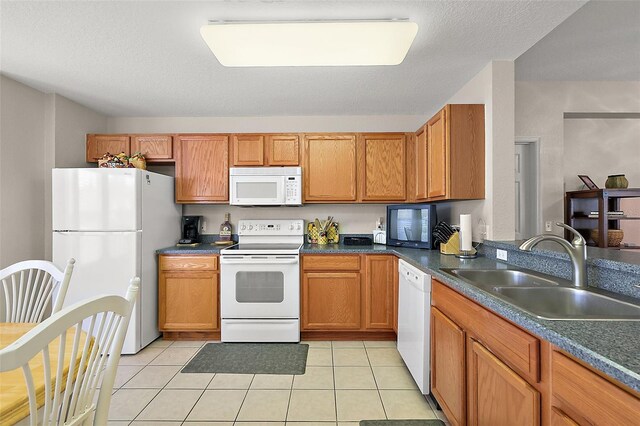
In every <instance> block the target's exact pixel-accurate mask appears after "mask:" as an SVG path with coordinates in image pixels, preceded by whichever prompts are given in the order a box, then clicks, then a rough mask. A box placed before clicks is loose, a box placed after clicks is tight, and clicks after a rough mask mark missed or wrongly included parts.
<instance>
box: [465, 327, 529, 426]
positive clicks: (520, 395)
mask: <svg viewBox="0 0 640 426" xmlns="http://www.w3.org/2000/svg"><path fill="white" fill-rule="evenodd" d="M467 380H468V382H469V394H468V406H469V422H468V424H469V425H470V426H476V425H520V426H538V425H540V417H541V412H540V393H539V392H538V391H537V390H536V389H535V388H533V387H532V386H531V385H530V384H529V383H527V382H526V381H525V380H524V379H522V378H521V377H520V376H518V375H517V374H516V373H515V372H514V371H513V370H511V369H510V368H509V367H507V365H506V364H504V363H503V362H502V361H501V360H500V359H498V358H496V356H495V355H493V354H492V353H491V352H489V351H488V350H487V349H486V348H485V347H484V346H482V345H481V344H480V343H478V342H477V341H475V340H473V339H470V340H469V377H468V379H467Z"/></svg>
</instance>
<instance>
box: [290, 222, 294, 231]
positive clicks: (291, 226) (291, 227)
mask: <svg viewBox="0 0 640 426" xmlns="http://www.w3.org/2000/svg"><path fill="white" fill-rule="evenodd" d="M289 229H290V230H292V231H293V223H292V224H291V225H289Z"/></svg>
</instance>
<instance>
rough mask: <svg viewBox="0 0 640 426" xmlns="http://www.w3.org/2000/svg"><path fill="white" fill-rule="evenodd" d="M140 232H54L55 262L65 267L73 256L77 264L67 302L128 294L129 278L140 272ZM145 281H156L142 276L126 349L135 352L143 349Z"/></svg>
mask: <svg viewBox="0 0 640 426" xmlns="http://www.w3.org/2000/svg"><path fill="white" fill-rule="evenodd" d="M141 241H142V238H141V233H140V232H54V233H53V263H55V264H56V266H58V267H59V268H64V265H65V264H66V262H67V260H68V259H69V258H71V257H73V258H75V259H76V264H75V267H74V270H73V275H72V277H71V282H70V283H69V290H68V291H67V297H66V298H65V303H64V306H65V307H66V306H69V305H71V304H74V303H76V302H79V301H81V300H85V299H87V298H89V297H95V296H99V295H105V294H115V295H119V296H124V295H125V294H126V291H127V287H128V286H129V280H130V279H131V278H132V277H134V276H139V275H140V267H139V265H140V251H141V250H140V247H141ZM145 285H156V283H149V282H146V281H145V277H141V284H140V290H139V292H138V300H137V301H136V304H135V306H134V308H133V313H132V317H131V322H130V323H129V330H128V331H127V336H126V338H125V342H124V346H123V348H122V353H125V354H133V353H136V352H138V351H139V350H140V349H141V344H140V333H141V331H140V327H141V325H140V324H141V321H140V318H141V315H142V314H144V312H143V311H142V310H141V303H140V302H141V301H142V300H144V298H145V296H146V294H145Z"/></svg>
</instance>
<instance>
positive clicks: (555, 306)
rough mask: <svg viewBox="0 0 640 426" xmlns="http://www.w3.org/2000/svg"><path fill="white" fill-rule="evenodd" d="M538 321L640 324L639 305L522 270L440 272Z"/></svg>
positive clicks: (454, 270)
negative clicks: (470, 285) (484, 292)
mask: <svg viewBox="0 0 640 426" xmlns="http://www.w3.org/2000/svg"><path fill="white" fill-rule="evenodd" d="M442 271H443V272H445V273H447V274H450V275H453V276H455V277H458V278H461V279H462V280H464V281H466V282H468V283H469V284H472V285H474V286H476V287H478V288H481V289H483V290H485V291H487V292H489V293H491V294H493V295H494V296H496V297H498V298H500V299H502V300H504V301H506V302H509V303H511V304H513V305H515V306H517V307H518V308H520V309H522V310H524V311H526V312H528V313H529V314H531V315H534V316H536V317H538V318H543V319H549V320H598V321H640V302H638V301H636V300H635V299H631V298H628V297H624V296H620V295H617V294H614V293H609V292H606V291H604V290H599V289H592V288H588V289H581V288H576V287H573V285H572V283H571V281H568V280H565V279H562V278H556V277H551V276H548V275H545V274H540V273H538V272H535V271H528V270H522V269H442Z"/></svg>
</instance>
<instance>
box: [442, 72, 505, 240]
mask: <svg viewBox="0 0 640 426" xmlns="http://www.w3.org/2000/svg"><path fill="white" fill-rule="evenodd" d="M514 96H515V95H514V63H513V61H492V62H490V63H489V64H488V65H487V66H486V67H485V68H484V69H482V70H481V71H480V72H479V73H478V74H477V75H476V76H475V77H474V78H473V79H471V80H470V81H469V82H468V83H467V84H465V85H464V86H463V87H462V88H461V89H460V90H459V91H458V92H457V93H456V94H455V95H453V96H452V97H451V98H450V99H449V101H448V102H447V103H458V104H462V103H483V104H485V195H486V198H485V199H484V200H476V201H463V202H455V203H450V205H451V206H450V208H451V210H450V213H449V216H450V217H449V219H448V220H450V221H451V222H452V223H458V222H459V215H460V214H466V213H470V214H471V215H472V224H473V228H474V229H473V236H474V241H481V240H482V239H483V237H484V238H486V239H489V240H512V239H513V238H514V236H515V204H514V203H515V192H514V191H515V183H514V182H515V176H514V171H513V156H514V145H513V138H514V124H513V123H514ZM444 219H445V220H447V218H446V217H445V218H444ZM483 234H486V235H483Z"/></svg>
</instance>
